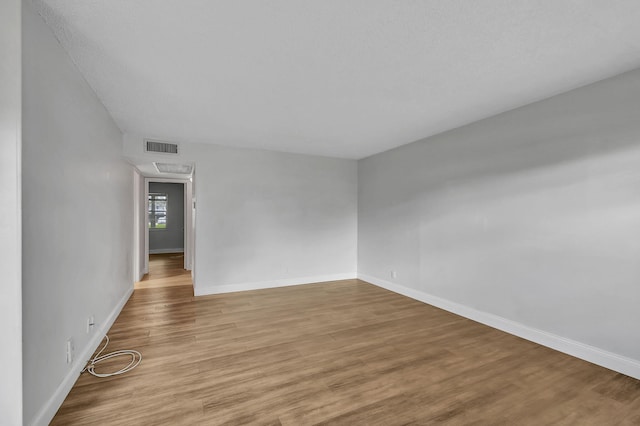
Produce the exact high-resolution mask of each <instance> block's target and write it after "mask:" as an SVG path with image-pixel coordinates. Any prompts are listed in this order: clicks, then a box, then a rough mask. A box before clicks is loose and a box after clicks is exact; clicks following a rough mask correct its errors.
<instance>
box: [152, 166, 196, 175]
mask: <svg viewBox="0 0 640 426" xmlns="http://www.w3.org/2000/svg"><path fill="white" fill-rule="evenodd" d="M153 165H154V166H156V170H157V171H158V172H159V173H173V174H178V175H190V174H191V171H192V170H193V166H192V165H191V164H170V163H153Z"/></svg>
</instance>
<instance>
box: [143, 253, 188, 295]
mask: <svg viewBox="0 0 640 426" xmlns="http://www.w3.org/2000/svg"><path fill="white" fill-rule="evenodd" d="M180 285H184V286H193V283H192V280H191V271H187V270H186V269H184V254H183V253H163V254H150V255H149V273H148V274H145V276H144V277H142V279H141V280H140V281H138V282H137V283H135V285H134V288H135V289H139V288H160V287H175V286H180Z"/></svg>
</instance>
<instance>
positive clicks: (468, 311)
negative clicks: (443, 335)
mask: <svg viewBox="0 0 640 426" xmlns="http://www.w3.org/2000/svg"><path fill="white" fill-rule="evenodd" d="M358 278H359V279H361V280H362V281H366V282H368V283H371V284H374V285H376V286H378V287H382V288H385V289H387V290H390V291H393V292H394V293H399V294H402V295H404V296H407V297H410V298H412V299H415V300H419V301H420V302H424V303H427V304H429V305H433V306H435V307H437V308H441V309H444V310H445V311H449V312H453V313H454V314H457V315H460V316H463V317H465V318H469V319H471V320H474V321H477V322H479V323H482V324H485V325H488V326H489V327H493V328H497V329H498V330H502V331H504V332H507V333H509V334H513V335H515V336H518V337H522V338H523V339H526V340H530V341H532V342H535V343H538V344H540V345H543V346H546V347H549V348H551V349H555V350H557V351H560V352H563V353H566V354H568V355H571V356H574V357H576V358H580V359H583V360H585V361H589V362H591V363H593V364H596V365H599V366H602V367H605V368H608V369H610V370H614V371H617V372H619V373H622V374H626V375H627V376H631V377H634V378H636V379H640V361H639V360H635V359H632V358H627V357H625V356H622V355H618V354H615V353H613V352H609V351H606V350H603V349H599V348H596V347H594V346H590V345H587V344H584V343H580V342H577V341H575V340H571V339H567V338H565V337H562V336H558V335H556V334H553V333H548V332H546V331H543V330H539V329H537V328H533V327H529V326H527V325H524V324H521V323H518V322H515V321H511V320H509V319H506V318H503V317H500V316H498V315H493V314H490V313H487V312H482V311H478V310H476V309H474V308H470V307H468V306H465V305H461V304H459V303H455V302H452V301H450V300H446V299H442V298H440V297H437V296H433V295H430V294H428V293H425V292H423V291H419V290H415V289H412V288H409V287H405V286H403V285H399V284H395V283H392V282H389V281H386V280H383V279H380V278H376V277H372V276H370V275H365V274H358Z"/></svg>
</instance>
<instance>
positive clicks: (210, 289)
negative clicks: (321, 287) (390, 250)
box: [194, 272, 356, 296]
mask: <svg viewBox="0 0 640 426" xmlns="http://www.w3.org/2000/svg"><path fill="white" fill-rule="evenodd" d="M355 278H356V273H355V272H353V273H347V274H333V275H316V276H313V277H298V278H285V279H281V280H271V281H257V282H250V283H240V284H228V285H215V286H214V285H211V286H203V287H200V286H198V285H197V284H196V286H195V288H194V293H195V295H196V296H205V295H209V294H221V293H233V292H236V291H247V290H261V289H265V288H275V287H287V286H291V285H301V284H313V283H321V282H326V281H339V280H349V279H355Z"/></svg>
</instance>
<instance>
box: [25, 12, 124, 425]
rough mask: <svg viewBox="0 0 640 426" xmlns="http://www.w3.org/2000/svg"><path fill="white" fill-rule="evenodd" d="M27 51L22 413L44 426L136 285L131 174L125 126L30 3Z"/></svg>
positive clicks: (27, 17)
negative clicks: (70, 346) (69, 353)
mask: <svg viewBox="0 0 640 426" xmlns="http://www.w3.org/2000/svg"><path fill="white" fill-rule="evenodd" d="M23 54H24V55H23V175H22V177H23V228H22V229H23V306H24V309H23V313H24V315H23V326H24V330H23V333H24V334H23V337H24V346H23V350H24V420H25V423H27V424H31V423H36V424H46V423H47V422H48V421H49V420H50V419H51V417H52V416H53V414H55V411H56V410H57V408H58V406H59V404H60V403H61V402H62V400H63V399H64V397H65V396H66V394H67V392H68V390H69V389H70V388H71V386H72V385H73V382H74V381H75V380H76V378H77V375H78V373H79V371H80V369H81V368H82V366H83V365H84V364H85V362H86V360H87V359H88V357H89V356H90V354H91V351H93V349H94V348H95V347H96V346H97V345H98V343H99V340H100V338H101V337H102V336H101V334H102V331H104V329H105V328H106V327H108V326H109V324H110V322H111V321H113V319H114V318H115V315H117V313H118V312H119V310H120V308H121V306H122V305H123V303H124V302H125V301H126V299H127V298H128V296H129V295H130V292H131V291H132V287H133V285H132V276H133V269H132V262H133V254H132V249H133V237H132V234H133V218H132V214H133V189H132V181H133V175H132V173H131V166H129V165H128V164H126V163H124V161H123V160H122V134H121V132H120V130H119V129H118V127H117V126H116V125H115V124H114V122H113V120H112V119H111V117H110V116H109V114H108V113H107V111H106V110H105V108H104V107H103V105H102V104H101V103H100V101H99V100H98V98H97V97H96V95H95V94H94V93H93V91H92V90H91V89H90V87H89V86H88V85H87V84H86V82H85V81H84V79H83V78H82V77H81V75H80V74H79V72H78V71H77V70H76V68H75V67H74V65H73V64H72V62H71V61H70V59H69V58H68V56H67V55H66V53H65V52H64V50H63V49H62V48H61V47H60V45H59V44H58V42H57V41H56V39H55V38H54V36H53V34H52V33H51V31H50V29H49V28H48V27H47V26H46V25H45V23H44V22H43V21H42V19H41V18H40V17H39V16H38V15H36V14H35V13H34V12H33V11H32V10H31V9H30V7H29V6H28V2H26V3H25V10H24V12H23ZM89 315H95V320H96V327H95V331H94V332H93V333H92V334H87V333H86V321H87V318H88V316H89ZM68 338H73V339H74V341H75V354H76V357H75V358H76V359H75V363H74V364H67V363H66V350H65V348H66V341H67V339H68Z"/></svg>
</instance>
